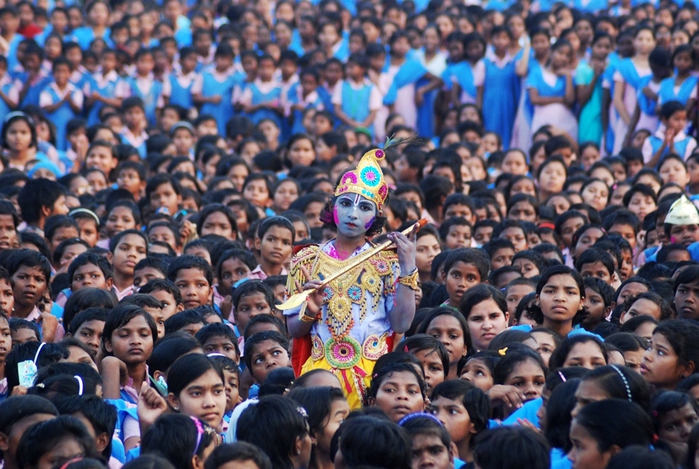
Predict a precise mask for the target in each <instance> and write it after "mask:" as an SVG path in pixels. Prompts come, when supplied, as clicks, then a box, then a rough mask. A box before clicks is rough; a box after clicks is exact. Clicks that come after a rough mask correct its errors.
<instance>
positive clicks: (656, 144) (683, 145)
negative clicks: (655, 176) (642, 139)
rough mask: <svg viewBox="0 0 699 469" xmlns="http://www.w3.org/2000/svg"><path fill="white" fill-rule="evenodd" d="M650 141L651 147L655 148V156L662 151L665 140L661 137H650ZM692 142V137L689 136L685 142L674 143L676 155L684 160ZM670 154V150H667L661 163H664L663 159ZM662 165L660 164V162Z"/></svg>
mask: <svg viewBox="0 0 699 469" xmlns="http://www.w3.org/2000/svg"><path fill="white" fill-rule="evenodd" d="M648 138H649V139H650V144H651V147H652V148H653V155H655V153H656V152H657V151H658V150H659V149H660V147H661V146H662V145H663V139H662V138H660V137H656V136H655V135H651V136H650V137H648ZM691 141H692V137H690V136H687V137H685V138H684V139H683V140H680V141H678V142H674V144H673V145H674V147H675V153H677V154H678V155H680V157H681V158H682V159H684V154H685V151H686V150H687V145H688V144H689V142H691ZM668 153H670V148H669V147H668V148H665V151H664V152H663V154H662V155H661V156H660V161H662V158H663V157H665V156H666V155H667V154H668ZM658 164H660V162H658Z"/></svg>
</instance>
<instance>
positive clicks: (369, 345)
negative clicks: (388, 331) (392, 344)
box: [362, 334, 388, 360]
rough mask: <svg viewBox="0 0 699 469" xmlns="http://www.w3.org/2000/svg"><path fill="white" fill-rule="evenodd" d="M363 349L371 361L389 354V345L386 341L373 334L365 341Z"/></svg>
mask: <svg viewBox="0 0 699 469" xmlns="http://www.w3.org/2000/svg"><path fill="white" fill-rule="evenodd" d="M362 349H363V351H364V356H365V357H366V358H368V359H369V360H378V359H379V358H381V357H382V356H384V355H386V354H387V353H388V344H387V343H386V340H384V339H382V338H381V337H380V336H378V335H376V334H371V335H370V336H369V337H367V338H366V340H365V341H364V346H363V347H362Z"/></svg>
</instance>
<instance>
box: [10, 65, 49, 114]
mask: <svg viewBox="0 0 699 469" xmlns="http://www.w3.org/2000/svg"><path fill="white" fill-rule="evenodd" d="M18 77H19V79H20V80H21V81H22V83H27V81H28V80H29V73H28V72H21V73H20V74H19V75H18ZM52 81H53V78H52V77H50V76H47V77H43V78H41V79H40V80H39V81H37V82H36V83H35V84H34V85H31V86H30V87H29V91H27V94H25V95H24V99H23V100H22V101H21V102H20V103H19V108H20V109H21V108H23V107H25V106H30V105H33V106H38V105H39V97H40V96H41V92H42V91H44V89H45V88H46V86H48V84H49V83H51V82H52Z"/></svg>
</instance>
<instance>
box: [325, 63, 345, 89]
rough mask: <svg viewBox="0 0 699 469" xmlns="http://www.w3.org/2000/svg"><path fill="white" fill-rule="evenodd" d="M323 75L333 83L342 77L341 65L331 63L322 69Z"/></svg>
mask: <svg viewBox="0 0 699 469" xmlns="http://www.w3.org/2000/svg"><path fill="white" fill-rule="evenodd" d="M323 76H324V77H325V80H326V81H327V82H328V83H329V84H331V85H334V84H335V83H337V81H338V80H339V79H340V78H342V67H341V66H340V64H336V63H331V64H329V65H328V66H327V67H325V69H324V70H323Z"/></svg>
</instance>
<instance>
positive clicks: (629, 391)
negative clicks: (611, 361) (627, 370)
mask: <svg viewBox="0 0 699 469" xmlns="http://www.w3.org/2000/svg"><path fill="white" fill-rule="evenodd" d="M612 368H613V369H614V371H616V372H617V373H618V374H619V376H620V377H621V380H622V381H623V382H624V387H625V388H626V397H627V398H628V400H629V402H633V398H632V396H631V386H629V380H627V379H626V376H624V373H622V372H621V370H620V369H619V367H618V366H616V365H612Z"/></svg>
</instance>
